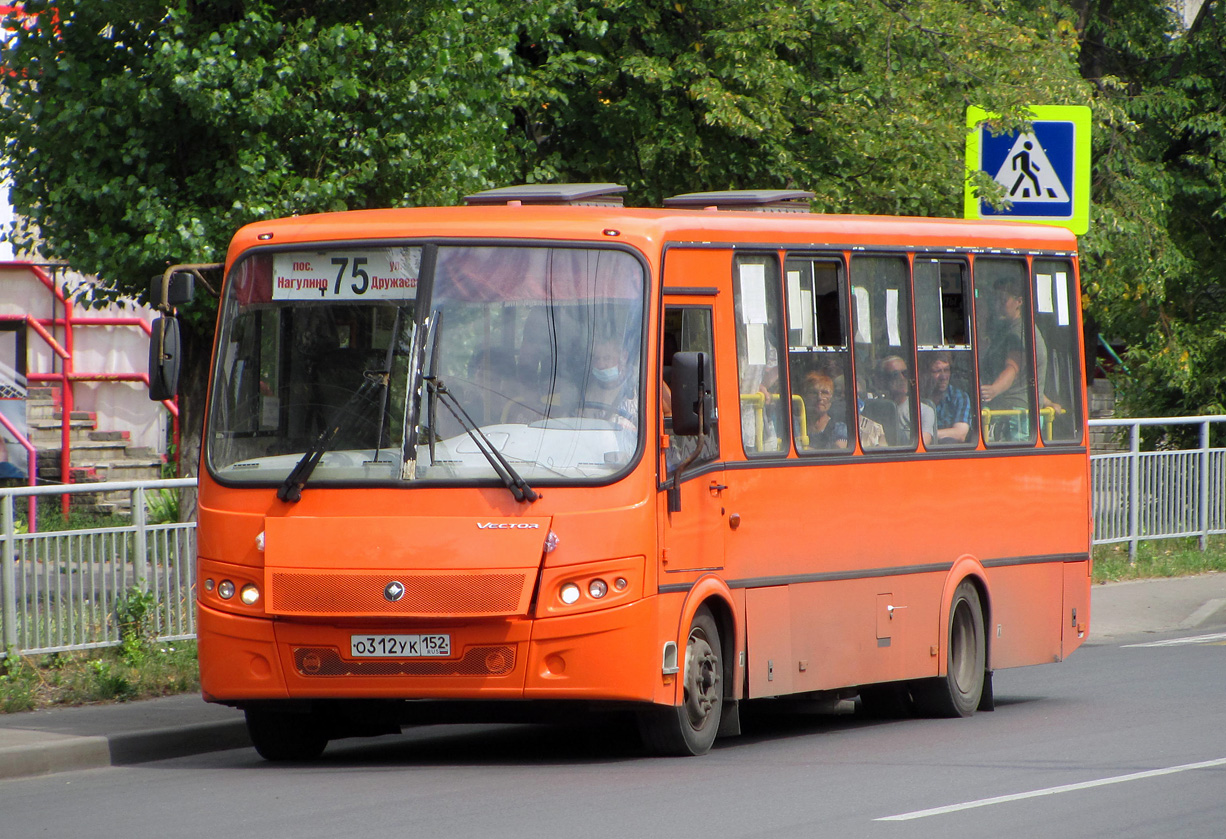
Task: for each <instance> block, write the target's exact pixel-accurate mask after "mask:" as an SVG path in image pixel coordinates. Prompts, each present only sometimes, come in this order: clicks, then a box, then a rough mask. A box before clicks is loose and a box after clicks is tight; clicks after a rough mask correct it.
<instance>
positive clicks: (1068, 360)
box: [1034, 259, 1081, 443]
mask: <svg viewBox="0 0 1226 839" xmlns="http://www.w3.org/2000/svg"><path fill="white" fill-rule="evenodd" d="M1076 294H1077V287H1076V285H1075V284H1074V282H1073V266H1072V265H1071V264H1069V263H1068V262H1065V261H1063V260H1060V261H1056V260H1039V259H1036V260H1035V262H1034V295H1035V300H1034V348H1035V357H1036V359H1037V362H1038V364H1039V370H1038V373H1039V375H1038V381H1039V402H1040V404H1039V429H1040V431H1041V432H1042V434H1043V442H1044V443H1079V442H1081V419H1080V418H1081V334H1080V332H1079V331H1078V329H1077V323H1076V318H1075V317H1074V304H1075V303H1076V302H1077V298H1076V296H1075V295H1076Z"/></svg>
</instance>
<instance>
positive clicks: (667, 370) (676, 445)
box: [660, 306, 719, 473]
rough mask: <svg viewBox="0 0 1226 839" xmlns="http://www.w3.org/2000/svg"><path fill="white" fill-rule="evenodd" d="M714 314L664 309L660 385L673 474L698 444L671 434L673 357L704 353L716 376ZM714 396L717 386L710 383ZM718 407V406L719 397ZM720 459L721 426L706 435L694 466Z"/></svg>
mask: <svg viewBox="0 0 1226 839" xmlns="http://www.w3.org/2000/svg"><path fill="white" fill-rule="evenodd" d="M711 324H712V318H711V310H710V309H709V308H707V307H705V306H668V307H666V308H665V309H664V336H663V343H662V344H661V352H660V362H661V373H660V375H661V381H662V383H663V387H661V388H660V399H661V403H662V407H663V411H664V431H665V433H666V434H668V435H669V436H668V451H667V452H665V468H666V470H667V472H669V473H671V472H672V471H673V470H674V469H675V468H676V467H677V465H678V464H680V463H683V462H684V461H685V460H686V459H687V458H689V456H690V454H691V453H692V452H693V451H694V446H695V445H696V443H697V438H695V437H678V436H676V435H674V434H671V433H670V432H671V431H672V417H671V413H672V409H671V406H670V405H669V401H670V399H671V393H670V391H669V389H668V382H669V379H670V377H671V376H672V361H673V355H674V354H675V353H678V352H703V353H706V354H707V356H708V357H709V358H710V359H711V372H712V374H714V373H715V369H716V362H715V343H714V340H713V339H712V328H711ZM711 390H712V393H714V391H715V382H714V381H712V382H711ZM715 395H716V403H715V404H717V405H718V404H719V400H718V394H715ZM718 456H719V426H718V425H715V426H714V427H712V428H711V430H710V433H709V434H707V436H706V438H705V440H704V443H703V450H702V454H701V455H699V457H698V458H697V459H696V460H695V463H704V462H706V461H708V460H714V459H715V458H717V457H718Z"/></svg>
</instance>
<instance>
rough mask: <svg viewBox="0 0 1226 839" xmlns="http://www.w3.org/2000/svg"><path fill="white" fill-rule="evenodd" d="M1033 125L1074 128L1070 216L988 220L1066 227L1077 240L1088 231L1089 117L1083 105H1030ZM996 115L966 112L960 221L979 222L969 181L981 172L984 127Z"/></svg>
mask: <svg viewBox="0 0 1226 839" xmlns="http://www.w3.org/2000/svg"><path fill="white" fill-rule="evenodd" d="M1029 110H1030V119H1031V120H1032V121H1034V122H1071V123H1072V124H1073V183H1072V193H1073V213H1072V215H1071V216H1069V217H1067V218H1052V217H1051V216H1021V215H1018V216H1015V215H1010V214H995V215H992V216H991V217H990V218H993V219H1000V220H1006V221H1025V222H1030V223H1032V224H1049V225H1053V226H1056V227H1065V228H1068V229H1069V230H1071V231H1073V233H1075V234H1077V235H1078V236H1081V235H1083V234H1084V233H1085V232H1086V231H1087V230H1089V229H1090V127H1091V124H1092V114H1091V111H1090V108H1089V107H1088V106H1086V105H1031V106H1030V108H1029ZM995 116H997V115H996V114H992V113H989V112H988V111H985V110H983V109H982V108H979V107H976V106H975V105H971V106H970V107H969V108H967V109H966V127H967V132H966V180H965V182H964V185H963V217H964V218H969V219H982V218H984V216H983V215H982V213H981V211H980V204H979V198H978V196H977V195H976V194H975V192H974V190H973V189H971V182H970V178H971V176H972V175H974V174H975V173H976V172H979V171H981V170H982V152H983V148H982V139H981V138H982V134H983V127H982V126H983V123H984V122H986V121H988V120H990V119H993V118H994V117H995Z"/></svg>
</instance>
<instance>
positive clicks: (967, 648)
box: [911, 580, 987, 717]
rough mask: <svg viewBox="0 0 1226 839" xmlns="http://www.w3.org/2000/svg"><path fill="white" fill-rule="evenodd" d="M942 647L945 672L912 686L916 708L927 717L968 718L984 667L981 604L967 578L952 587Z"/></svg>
mask: <svg viewBox="0 0 1226 839" xmlns="http://www.w3.org/2000/svg"><path fill="white" fill-rule="evenodd" d="M945 647H946V653H945V655H946V659H945V664H946V667H945V675H944V676H938V677H937V678H935V679H924V680H922V681H919V682H916V683H915V684H914V686H913V687H912V691H911V693H912V696H913V698H914V699H915V705H916V709H917V710H918V711H920V713H922V714H924V715H925V716H931V717H969V716H970V715H971V714H973V713H975V709H976V708H978V707H979V701H980V699H981V698H982V696H983V685H984V673H985V670H986V668H987V643H986V640H985V638H984V630H983V605H982V603H981V602H980V600H979V590H978V589H977V588H975V584H974V583H972V582H971V581H970V580H963V581H962V582H961V583H959V584H958V587H957V588H956V589H954V596H953V600H952V601H951V602H950V606H949V633H948V635H947V636H946V644H945Z"/></svg>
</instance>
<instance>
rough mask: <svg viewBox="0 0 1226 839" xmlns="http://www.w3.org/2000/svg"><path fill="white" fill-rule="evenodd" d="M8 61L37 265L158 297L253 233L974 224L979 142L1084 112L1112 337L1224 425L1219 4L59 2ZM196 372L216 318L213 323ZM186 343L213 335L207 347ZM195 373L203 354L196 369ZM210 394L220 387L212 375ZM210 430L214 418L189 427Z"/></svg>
mask: <svg viewBox="0 0 1226 839" xmlns="http://www.w3.org/2000/svg"><path fill="white" fill-rule="evenodd" d="M52 5H54V6H55V7H56V8H57V9H58V17H57V18H53V17H52V16H50V15H49V14H45V13H44V14H41V15H39V16H38V17H37V22H36V24H35V25H33V27H32V28H29V29H21V28H20V24H19V23H18V22H10V23H9V26H10V28H17V31H16V34H15V37H14V38H12V39H10V41H9V43H8V46H7V47H6V48H5V50H4V55H3V58H4V62H5V64H6V67H7V68H8V70H9V73H8V74H7V75H6V76H4V77H3V79H2V81H0V84H2V85H3V87H4V95H5V99H4V103H3V107H0V128H2V129H3V131H4V135H5V138H6V142H7V157H6V160H5V164H4V165H5V168H6V170H7V173H8V175H9V176H10V178H11V179H12V181H13V188H14V191H13V199H14V204H15V207H16V209H17V211H18V213H19V214H21V215H23V216H25V217H26V218H28V219H29V220H30V221H31V224H32V226H31V228H30V229H29V230H26V231H18V232H17V233H16V235H15V237H14V239H15V242H16V244H18V245H19V246H20V245H24V244H31V243H33V242H34V237H35V235H37V236H39V237H41V242H40V250H41V251H42V253H44V254H45V255H47V256H53V257H56V258H61V259H66V260H68V261H69V262H71V263H72V264H73V265H74V266H75V267H77V268H78V269H81V270H85V271H91V272H96V273H99V274H100V275H102V276H103V277H105V278H107V279H108V280H110V281H112V282H113V283H114V286H115V288H116V289H117V290H120V291H125V292H133V291H139V290H141V289H143V288H144V286H145V284H146V283H147V281H148V278H149V276H150V275H152V274H154V273H156V272H159V271H160V270H161V269H162V267H163V266H164V265H166V264H167V263H168V262H175V261H188V262H205V261H219V260H220V259H222V258H223V256H224V253H225V248H226V242H227V241H228V239H229V237H230V235H231V234H232V233H233V231H234V230H235V229H236V228H238V227H239V226H241V225H242V224H245V223H247V222H250V221H253V220H255V219H259V218H264V217H270V216H282V215H289V214H294V213H314V212H323V211H331V210H344V209H358V208H364V207H373V206H395V205H413V204H434V203H453V202H454V201H455V200H456V199H457V198H458V197H459V196H460V195H462V194H464V193H465V192H468V191H471V190H474V189H480V188H484V187H487V186H494V185H503V184H508V183H514V182H524V181H527V182H532V181H562V180H567V181H605V180H608V181H617V182H620V183H625V184H627V185H628V186H629V187H630V196H629V200H630V202H631V203H638V204H652V203H656V202H658V201H659V200H660V199H661V198H663V197H665V196H667V195H671V194H675V193H679V192H688V191H697V190H706V189H723V188H735V187H795V188H804V189H810V190H813V191H814V192H815V193H816V195H817V198H816V201H815V204H816V206H817V208H818V209H821V210H824V211H828V212H879V213H902V214H928V215H945V216H956V215H959V214H960V212H961V195H962V182H963V177H964V173H963V160H962V158H963V148H964V140H965V129H964V127H963V126H964V119H965V118H964V114H965V109H966V107H967V106H968V105H971V104H974V105H979V106H981V107H983V108H985V109H987V110H989V111H992V112H995V113H999V114H1002V115H1003V119H1002V121H1001V125H1002V127H1016V126H1018V125H1021V124H1024V119H1025V110H1024V106H1025V105H1027V104H1048V103H1051V104H1057V103H1059V104H1090V105H1092V106H1093V107H1094V109H1095V114H1096V119H1097V125H1096V136H1095V154H1096V156H1097V163H1096V166H1095V173H1094V190H1095V196H1094V197H1095V207H1094V211H1093V212H1094V215H1093V219H1092V225H1093V226H1092V232H1091V234H1090V235H1089V236H1087V237H1086V239H1085V243H1084V249H1085V254H1086V265H1085V271H1084V275H1085V284H1086V288H1087V291H1088V302H1089V308H1090V311H1091V312H1092V313H1093V314H1094V315H1095V316H1096V317H1097V318H1098V319H1099V321H1100V322H1101V323H1102V325H1103V327H1104V330H1105V331H1107V332H1108V333H1110V334H1112V335H1117V336H1120V337H1123V338H1125V339H1126V340H1127V341H1128V342H1129V344H1130V346H1131V347H1132V349H1131V354H1130V356H1129V359H1128V360H1129V368H1130V370H1131V371H1132V374H1133V375H1132V378H1131V379H1130V380H1129V382H1128V383H1129V384H1131V385H1132V387H1129V388H1127V393H1128V394H1129V398H1130V399H1131V400H1132V402H1133V404H1134V405H1138V406H1144V407H1145V408H1146V409H1148V410H1155V411H1156V410H1160V409H1162V410H1170V411H1173V412H1174V411H1196V410H1206V409H1213V408H1214V407H1215V406H1216V407H1217V408H1218V409H1220V407H1221V405H1222V404H1223V397H1222V388H1223V386H1224V385H1223V382H1226V346H1224V345H1223V344H1224V342H1226V338H1224V337H1223V333H1222V331H1221V328H1220V327H1217V326H1215V325H1214V320H1215V319H1216V321H1217V322H1218V323H1220V322H1222V318H1221V310H1222V305H1223V303H1222V294H1221V289H1222V282H1221V281H1222V271H1223V270H1226V269H1223V268H1221V267H1220V266H1219V265H1218V264H1217V263H1218V262H1220V261H1215V260H1213V258H1212V254H1213V249H1212V244H1213V243H1214V242H1215V241H1217V240H1220V238H1221V237H1220V236H1219V235H1218V234H1219V233H1220V232H1221V231H1220V226H1221V223H1222V216H1221V202H1222V196H1223V183H1222V171H1221V163H1220V160H1221V159H1222V154H1221V152H1222V148H1221V142H1222V141H1221V125H1220V122H1221V119H1222V116H1221V115H1222V112H1223V101H1222V99H1223V95H1224V93H1223V91H1224V89H1226V85H1224V73H1226V69H1224V68H1226V61H1224V60H1223V56H1222V51H1223V50H1222V48H1223V44H1222V37H1221V30H1220V26H1219V23H1218V19H1219V17H1220V12H1219V11H1218V6H1219V5H1220V3H1217V2H1214V3H1210V4H1209V11H1208V12H1207V13H1206V14H1205V16H1204V19H1203V21H1202V24H1201V25H1200V26H1199V27H1198V28H1197V29H1196V31H1194V32H1193V33H1191V34H1187V35H1184V36H1183V37H1171V36H1170V34H1169V33H1170V32H1171V31H1172V30H1173V26H1174V24H1173V22H1172V20H1171V19H1170V16H1169V12H1168V11H1166V10H1165V5H1166V4H1165V3H1164V2H1161V0H777V2H762V1H761V0H752V1H751V0H671V2H659V0H518V2H509V0H483V2H481V3H476V2H471V0H458V1H457V0H350V2H345V3H336V2H331V1H330V0H329V1H328V2H325V1H324V0H293V2H287V1H286V0H213V2H209V0H108V1H107V2H105V3H100V2H96V0H88V2H87V0H64V2H55V3H48V2H29V3H27V8H28V10H29V11H31V12H37V11H39V10H46V9H48V8H49V7H50V6H52ZM193 311H194V312H195V313H196V325H197V327H198V328H197V330H196V335H195V339H194V340H195V342H196V345H197V346H204V345H205V344H206V343H207V338H208V337H209V335H210V334H211V316H212V308H211V306H209V305H208V304H207V303H200V304H196V305H194V307H193ZM189 337H190V336H189ZM189 352H190V346H189ZM188 368H189V370H199V369H203V365H201V364H199V363H196V364H193V363H191V359H190V358H189V359H188ZM186 412H187V414H188V416H189V423H190V416H191V415H192V414H193V413H195V412H194V411H193V410H192V409H191V408H190V407H189V408H187V409H186Z"/></svg>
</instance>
